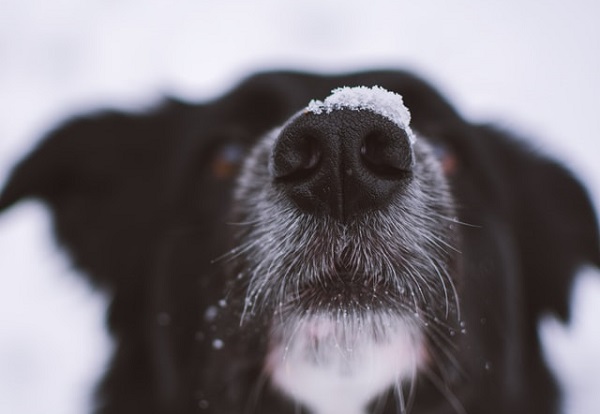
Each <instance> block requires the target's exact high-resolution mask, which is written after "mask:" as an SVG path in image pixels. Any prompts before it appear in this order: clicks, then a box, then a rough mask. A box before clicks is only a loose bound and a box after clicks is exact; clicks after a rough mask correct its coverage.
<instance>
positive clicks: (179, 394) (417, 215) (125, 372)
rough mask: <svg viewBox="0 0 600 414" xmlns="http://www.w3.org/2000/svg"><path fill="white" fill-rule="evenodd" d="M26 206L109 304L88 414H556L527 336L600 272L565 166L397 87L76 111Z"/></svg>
mask: <svg viewBox="0 0 600 414" xmlns="http://www.w3.org/2000/svg"><path fill="white" fill-rule="evenodd" d="M332 91H333V92H332ZM27 197H35V198H38V199H41V200H42V201H44V202H45V203H46V205H47V206H48V208H49V209H50V210H51V212H52V214H53V220H54V226H55V227H54V228H55V233H56V237H57V241H58V242H59V243H60V244H61V245H62V246H63V247H64V248H65V249H66V250H67V252H68V253H69V255H70V258H71V259H72V261H73V263H74V265H75V266H76V267H77V268H78V269H80V270H81V271H82V273H83V274H85V275H86V277H87V278H88V279H89V281H90V283H92V284H93V285H94V286H96V287H97V288H99V289H102V290H104V291H106V292H108V295H109V297H110V307H109V310H108V315H107V324H108V328H109V330H110V333H111V334H112V336H113V337H114V340H115V344H116V345H115V350H114V355H113V357H112V361H111V363H110V366H109V368H108V369H107V372H106V374H105V376H104V378H103V379H102V381H101V383H100V384H99V387H98V391H97V398H96V406H95V408H94V410H95V412H96V413H98V414H120V413H128V414H129V413H146V414H152V413H156V414H159V413H215V414H253V413H261V414H275V413H277V414H284V413H311V414H367V413H375V414H379V413H383V414H388V413H390V414H391V413H411V414H420V413H421V414H446V413H448V414H449V413H457V414H465V413H468V414H478V413H486V414H499V413H528V414H532V413H545V414H547V413H558V412H559V403H560V398H559V397H560V395H559V392H558V389H557V386H556V384H555V381H554V379H553V378H552V376H551V374H550V372H549V369H548V367H547V366H546V363H545V361H544V359H543V356H542V354H541V349H540V339H539V337H538V335H537V330H536V326H537V322H538V319H539V318H540V316H542V315H543V314H545V313H553V314H555V315H557V316H559V317H561V318H563V319H567V318H568V298H569V291H570V287H571V283H572V280H573V277H574V275H575V273H576V272H577V270H578V269H579V267H581V266H583V265H591V266H600V244H599V236H598V223H597V219H596V217H595V215H594V210H593V207H592V205H591V203H590V200H589V197H588V195H587V193H586V191H585V189H584V188H583V187H582V185H581V184H580V183H579V182H578V181H577V179H576V178H574V176H573V175H572V174H571V173H570V172H569V171H568V170H566V169H565V168H564V167H562V166H561V165H560V164H559V163H557V162H555V161H553V160H551V159H549V158H548V157H547V156H544V155H542V154H538V153H536V152H534V151H532V150H531V149H530V148H529V147H528V146H527V145H526V144H525V143H523V142H522V141H521V140H520V139H519V138H517V137H514V136H513V135H512V134H511V133H509V132H506V131H502V130H500V129H498V128H495V127H493V126H490V125H479V124H473V123H470V122H468V121H467V120H465V119H463V118H462V117H461V116H460V115H459V113H458V112H457V111H456V110H455V109H454V108H453V107H452V105H451V104H450V103H449V102H448V101H447V100H446V99H444V98H443V97H442V96H441V95H440V94H439V93H438V92H437V91H436V90H435V89H434V88H433V87H432V86H430V85H428V84H427V83H426V82H425V81H423V80H421V79H420V78H418V77H417V76H415V75H413V74H410V73H407V72H402V71H396V70H381V71H372V72H362V73H351V74H342V75H317V74H308V73H299V72H267V73H259V74H256V75H253V76H251V77H249V78H248V79H246V80H245V81H243V82H241V83H240V84H239V85H238V86H237V87H235V88H234V89H233V90H231V91H230V92H228V93H226V94H225V95H223V96H222V97H220V98H218V99H215V100H212V101H208V102H203V103H200V104H192V103H186V102H182V101H178V100H174V99H171V100H167V101H165V102H164V103H162V104H161V105H160V106H158V107H156V108H154V109H151V110H148V111H147V112H145V113H124V112H116V111H102V112H99V113H94V114H91V115H87V116H81V117H78V118H76V119H73V120H70V121H68V122H66V123H65V124H64V125H62V126H60V127H59V128H57V129H56V130H54V131H53V132H51V133H50V134H49V135H48V137H46V139H44V140H43V141H41V143H40V144H39V145H38V146H37V147H36V148H35V149H34V150H33V151H32V152H31V153H30V154H29V155H28V156H27V157H26V158H25V159H24V160H22V161H21V162H20V163H19V164H18V165H16V167H15V168H14V170H13V172H12V174H11V176H10V177H9V180H8V181H7V184H6V186H5V188H4V189H3V191H2V193H1V195H0V211H2V210H4V209H7V208H8V207H10V206H12V205H13V204H15V203H16V202H18V201H19V200H21V199H23V198H27Z"/></svg>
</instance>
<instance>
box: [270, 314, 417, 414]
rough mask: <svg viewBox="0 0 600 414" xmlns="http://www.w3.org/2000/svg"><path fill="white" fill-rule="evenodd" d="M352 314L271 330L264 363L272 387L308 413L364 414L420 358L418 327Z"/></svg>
mask: <svg viewBox="0 0 600 414" xmlns="http://www.w3.org/2000/svg"><path fill="white" fill-rule="evenodd" d="M355 318H356V316H354V317H350V316H347V319H346V318H342V319H341V320H339V319H338V320H336V319H332V318H330V317H326V316H313V317H310V318H307V319H301V320H300V321H298V322H297V323H295V324H292V325H291V326H286V327H285V328H284V329H283V330H282V332H283V335H282V336H278V335H277V334H276V335H275V336H276V337H281V338H282V339H281V340H279V341H278V342H277V343H275V344H273V346H272V349H271V352H270V353H269V356H268V360H267V367H266V368H267V372H268V373H269V374H270V376H271V380H272V382H273V385H274V386H275V387H277V388H278V389H280V390H281V391H283V392H284V393H285V394H287V395H288V396H290V397H291V398H293V399H294V400H295V401H297V402H299V403H301V404H303V405H304V406H305V407H307V408H308V409H309V410H311V412H312V413H313V414H364V413H365V411H366V408H367V405H368V404H369V403H370V402H371V401H373V399H374V398H375V397H377V396H379V395H381V394H382V393H384V392H385V391H386V390H388V389H390V387H393V386H397V387H399V386H400V384H401V383H402V381H403V380H407V379H412V378H413V377H414V375H415V373H416V370H417V369H418V367H419V366H420V365H421V363H422V361H423V360H424V357H423V354H424V353H423V350H422V341H421V336H420V333H419V330H418V329H417V328H416V327H415V326H414V325H411V324H410V323H407V322H406V321H404V320H402V319H401V318H394V319H392V318H391V317H373V318H371V317H369V318H365V317H362V318H361V319H362V320H357V319H355ZM348 319H352V320H351V321H349V320H348Z"/></svg>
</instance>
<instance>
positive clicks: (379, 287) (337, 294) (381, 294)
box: [284, 267, 407, 313]
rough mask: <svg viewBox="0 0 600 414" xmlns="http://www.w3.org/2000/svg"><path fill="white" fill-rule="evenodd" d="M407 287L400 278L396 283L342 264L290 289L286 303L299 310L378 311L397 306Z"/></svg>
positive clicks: (285, 304)
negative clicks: (340, 266)
mask: <svg viewBox="0 0 600 414" xmlns="http://www.w3.org/2000/svg"><path fill="white" fill-rule="evenodd" d="M406 290H407V289H406V288H405V287H404V286H403V282H402V281H401V280H400V281H397V283H396V284H395V285H393V284H392V283H390V280H389V279H388V278H385V277H383V275H380V274H364V273H362V272H361V271H357V270H351V269H349V268H347V267H342V268H336V270H335V271H333V272H328V273H326V274H323V275H320V276H318V277H315V278H312V279H310V280H307V281H305V282H303V283H301V284H299V285H298V286H297V287H292V288H290V291H289V293H288V295H287V301H286V302H285V303H284V306H285V307H293V308H295V309H296V311H299V312H333V313H336V312H340V311H341V312H346V313H356V312H358V313H364V312H375V311H379V310H385V309H388V310H389V309H391V307H394V308H398V306H399V304H402V303H403V302H404V301H405V300H406V299H407V298H405V297H404V296H405V292H406Z"/></svg>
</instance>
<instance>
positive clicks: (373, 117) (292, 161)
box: [269, 109, 414, 222]
mask: <svg viewBox="0 0 600 414" xmlns="http://www.w3.org/2000/svg"><path fill="white" fill-rule="evenodd" d="M413 162H414V156H413V151H412V145H411V142H410V139H409V136H408V133H407V131H405V130H404V129H403V128H401V127H400V126H399V125H397V124H396V123H394V122H393V121H391V120H390V119H388V118H386V117H384V116H382V115H380V114H378V113H375V112H373V111H371V110H366V109H364V110H349V109H338V110H334V111H331V112H329V113H326V112H323V113H320V114H315V113H312V112H306V113H302V114H300V115H298V116H296V117H295V118H293V119H292V120H291V121H290V122H289V123H288V124H287V125H286V126H285V127H284V128H283V129H282V131H281V132H280V133H279V136H278V137H277V139H276V142H275V144H274V146H273V150H272V153H271V159H270V165H269V167H270V173H271V175H272V177H273V179H274V182H275V184H276V185H277V186H278V188H280V189H281V191H282V192H283V194H284V195H285V196H286V197H289V198H290V199H291V200H292V202H293V203H294V204H295V205H296V206H297V207H298V208H300V209H301V210H302V211H305V212H307V213H310V214H315V215H329V216H331V217H333V218H335V219H337V220H339V221H342V222H345V221H347V220H349V219H351V218H354V217H356V216H359V215H361V214H364V213H366V212H369V211H373V210H378V209H381V208H384V207H385V206H386V205H388V204H389V203H390V201H391V200H392V199H393V198H394V197H396V196H398V194H399V193H401V192H402V190H403V188H405V187H406V185H407V183H408V182H409V180H410V178H411V176H412V170H413Z"/></svg>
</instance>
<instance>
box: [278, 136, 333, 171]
mask: <svg viewBox="0 0 600 414" xmlns="http://www.w3.org/2000/svg"><path fill="white" fill-rule="evenodd" d="M320 160H321V148H320V146H319V144H318V140H317V138H316V137H315V136H314V135H313V134H311V133H308V132H307V133H303V134H299V135H296V136H293V137H289V138H288V139H286V137H285V136H283V137H281V139H280V140H279V142H278V144H277V146H276V148H275V149H274V151H273V153H272V158H271V165H270V168H271V174H272V175H273V177H274V178H278V179H290V180H293V179H300V178H303V177H306V176H307V175H309V174H311V172H313V171H315V170H316V168H317V166H318V164H319V162H320Z"/></svg>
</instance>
